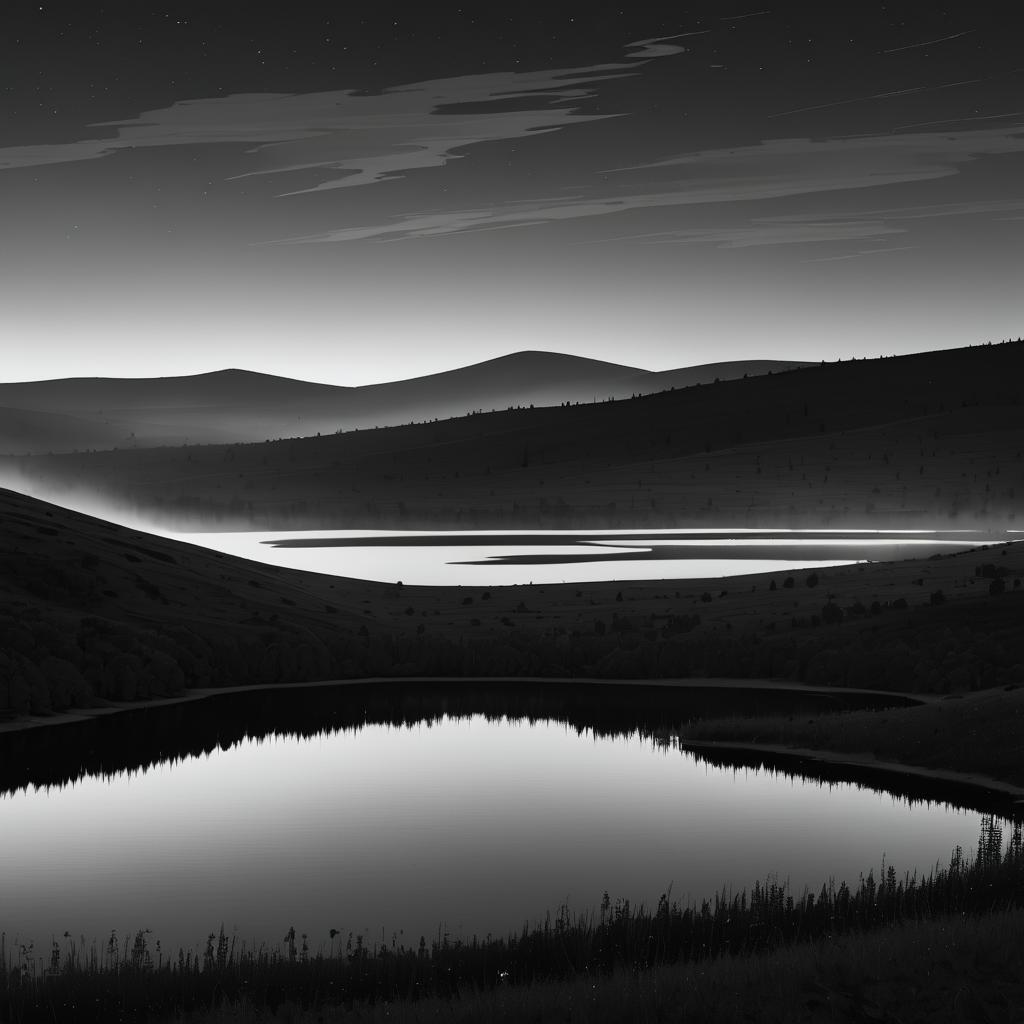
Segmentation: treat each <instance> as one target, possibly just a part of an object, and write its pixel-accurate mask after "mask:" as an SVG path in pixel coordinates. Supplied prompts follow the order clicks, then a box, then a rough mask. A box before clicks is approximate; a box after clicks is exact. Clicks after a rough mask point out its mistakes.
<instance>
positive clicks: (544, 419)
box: [0, 342, 1024, 529]
mask: <svg viewBox="0 0 1024 1024" xmlns="http://www.w3.org/2000/svg"><path fill="white" fill-rule="evenodd" d="M1022 451H1024V343H1021V342H1015V343H1008V344H1003V345H987V346H978V347H973V348H964V349H956V350H950V351H942V352H932V353H921V354H917V355H909V356H900V357H898V358H887V359H871V360H855V361H851V362H841V363H830V364H827V365H826V364H822V365H820V366H814V367H805V368H802V369H797V370H792V371H790V372H787V373H781V374H770V375H764V376H759V377H750V378H748V379H740V380H731V381H725V380H723V381H720V382H719V383H717V384H710V385H700V386H694V387H689V388H684V389H676V390H675V391H663V392H659V393H657V394H653V395H649V396H646V397H642V398H636V399H632V400H626V401H614V402H603V403H597V404H588V405H579V406H576V405H572V406H562V407H557V406H556V407H546V408H536V409H513V410H508V411H504V412H498V413H491V414H484V415H471V416H464V417H460V418H455V419H451V420H446V421H442V422H437V423H427V424H418V425H411V426H402V427H392V428H389V429H381V430H369V431H365V430H358V431H348V432H346V433H344V434H342V435H338V436H336V435H331V436H324V437H319V438H317V437H313V438H305V439H299V440H289V441H281V442H275V443H268V444H252V445H233V446H230V445H229V446H216V445H215V446H206V447H202V446H189V447H182V448H164V449H158V450H150V451H116V452H100V453H95V454H85V455H82V454H80V455H63V456H54V457H37V458H25V459H9V460H5V461H4V462H3V463H2V464H0V472H3V471H6V472H7V473H9V474H10V476H9V478H8V479H10V481H11V482H12V485H13V486H16V487H19V488H20V489H23V490H27V491H31V492H32V493H36V494H39V495H40V496H52V497H54V498H56V499H57V500H60V501H61V502H64V503H68V504H72V505H74V504H75V503H76V501H81V502H85V501H87V500H89V499H90V498H93V497H96V496H99V497H100V498H101V499H102V500H105V501H110V502H113V503H115V504H117V505H127V506H129V507H130V508H132V509H134V510H138V511H140V512H142V513H144V514H147V515H151V516H154V517H157V518H159V519H161V520H162V521H164V522H167V523H169V524H172V525H177V526H180V527H183V528H186V529H188V528H190V527H191V526H195V527H197V528H198V527H201V526H206V527H207V528H209V527H211V526H214V527H215V526H216V525H218V524H220V525H221V526H223V527H225V528H229V527H234V528H247V527H259V528H272V529H286V528H299V527H310V528H318V527H329V526H334V527H367V528H377V527H383V526H392V527H394V526H398V527H407V528H411V527H424V528H430V527H447V528H453V527H456V528H457V527H460V526H461V527H474V528H477V527H492V526H513V527H521V528H529V527H537V526H557V527H568V528H580V527H584V526H588V525H589V526H623V527H627V528H632V527H641V526H658V525H660V526H677V525H678V526H689V525H708V526H715V525H719V526H722V525H750V526H760V527H766V526H786V525H805V526H810V527H815V528H820V527H824V526H829V525H832V526H883V527H890V526H899V525H910V526H913V527H916V528H922V527H928V526H934V527H943V528H948V527H950V526H955V525H975V524H981V525H992V526H1002V527H1006V526H1012V525H1013V523H1014V522H1016V514H1017V507H1018V505H1019V503H1020V495H1021V494H1022V493H1024V462H1022V461H1021V453H1022Z"/></svg>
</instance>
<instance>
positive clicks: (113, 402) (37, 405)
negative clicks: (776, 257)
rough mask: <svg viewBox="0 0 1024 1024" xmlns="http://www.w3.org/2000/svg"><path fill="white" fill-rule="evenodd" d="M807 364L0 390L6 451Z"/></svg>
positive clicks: (511, 359)
mask: <svg viewBox="0 0 1024 1024" xmlns="http://www.w3.org/2000/svg"><path fill="white" fill-rule="evenodd" d="M802 365H806V364H803V363H795V362H785V361H781V360H778V361H774V360H756V361H743V362H728V363H713V364H709V365H707V366H691V367H683V368H681V369H676V370H667V371H661V372H654V371H649V370H642V369H638V368H637V367H632V366H622V365H619V364H617V363H608V362H603V361H601V360H597V359H585V358H582V357H580V356H571V355H564V354H560V353H556V352H532V351H531V352H517V353H514V354H513V355H508V356H501V357H499V358H497V359H489V360H487V361H485V362H482V363H476V364H474V365H471V366H464V367H460V368H459V369H455V370H447V371H445V372H443V373H435V374H430V375H429V376H425V377H415V378H412V379H410V380H400V381H393V382H389V383H385V384H372V385H367V386H364V387H337V386H333V385H330V384H316V383H311V382H309V381H302V380H292V379H290V378H287V377H275V376H272V375H269V374H264V373H254V372H252V371H249V370H238V369H229V370H219V371H217V372H214V373H201V374H196V375H194V376H186V377H157V378H114V377H75V378H66V379H59V380H45V381H29V382H25V383H11V384H0V454H11V455H27V454H39V453H45V452H68V451H85V450H90V449H110V448H132V447H154V446H164V445H181V444H211V443H224V442H238V441H265V440H269V439H276V438H286V437H310V436H314V435H316V434H333V433H336V432H338V431H339V430H341V431H345V430H352V429H356V428H358V429H365V428H367V427H376V426H393V425H396V424H403V423H410V422H421V421H425V420H433V419H447V418H450V417H452V416H462V415H465V414H466V413H469V412H476V411H482V412H490V411H492V410H496V409H497V410H501V409H507V408H509V407H519V406H531V405H533V406H545V405H561V404H562V403H563V402H571V403H574V404H575V403H577V402H593V401H595V400H603V399H606V398H628V397H630V396H631V395H634V394H651V393H653V392H656V391H661V390H668V389H669V388H672V387H677V388H679V387H688V386H690V385H693V384H697V383H710V382H711V381H713V380H715V379H716V378H718V379H721V380H730V379H734V378H739V377H743V376H747V375H749V376H753V375H755V374H761V373H767V372H769V371H775V372H778V371H781V370H787V369H793V368H795V367H798V366H802Z"/></svg>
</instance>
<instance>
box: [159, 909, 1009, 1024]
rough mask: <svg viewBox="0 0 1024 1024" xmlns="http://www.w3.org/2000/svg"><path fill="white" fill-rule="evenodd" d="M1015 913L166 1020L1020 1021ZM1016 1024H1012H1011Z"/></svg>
mask: <svg viewBox="0 0 1024 1024" xmlns="http://www.w3.org/2000/svg"><path fill="white" fill-rule="evenodd" d="M1021 1006H1024V911H1022V910H1009V911H1005V910H1004V911H996V912H994V913H991V914H987V915H985V916H983V917H973V918H964V917H943V918H939V919H938V920H934V921H912V922H904V923H902V924H899V925H895V926H891V927H888V928H885V929H883V930H881V931H876V932H872V933H866V934H858V935H843V936H839V937H837V938H828V939H823V940H819V941H817V942H813V943H807V944H805V945H802V946H799V947H792V948H789V949H783V950H777V951H775V952H773V953H768V954H760V955H756V956H749V957H739V956H734V957H725V958H722V959H719V960H716V961H713V962H709V963H702V964H686V965H671V966H662V967H657V968H653V969H651V970H649V971H644V972H635V971H628V970H623V969H619V970H616V971H615V972H614V973H612V974H611V975H608V976H605V977H600V978H594V977H592V976H589V975H583V976H576V977H573V978H571V979H569V980H568V981H561V982H545V983H535V984H533V985H529V986H521V987H508V988H501V989H497V990H494V991H490V992H481V991H469V992H464V993H461V994H460V996H459V997H458V998H457V999H437V998H428V999H423V1000H421V1001H420V1002H417V1003H394V1002H392V1003H381V1004H378V1005H375V1006H359V1005H356V1006H352V1007H350V1008H346V1009H342V1008H334V1009H324V1008H317V1009H315V1010H312V1009H311V1010H303V1009H302V1008H301V1006H299V1005H297V1004H287V1005H284V1006H281V1007H280V1008H279V1009H278V1011H277V1013H276V1014H271V1013H269V1012H268V1011H265V1010H261V1009H259V1008H257V1007H254V1006H252V1005H241V1004H239V1005H234V1006H224V1007H221V1008H219V1009H216V1010H210V1011H206V1012H200V1013H196V1014H188V1015H177V1016H174V1017H170V1018H167V1020H168V1021H171V1020H173V1021H174V1022H176V1024H250V1022H253V1024H255V1022H258V1021H265V1020H274V1021H282V1022H289V1024H321V1022H324V1024H330V1022H334V1021H345V1022H351V1024H383V1022H384V1021H387V1022H389V1024H392V1022H393V1024H426V1022H444V1024H476V1022H478V1021H497V1022H504V1021H508V1022H511V1021H533V1022H537V1024H543V1022H547V1021H559V1022H565V1024H613V1022H620V1021H621V1022H634V1021H636V1022H640V1024H647V1022H654V1021H683V1022H686V1021H693V1022H695V1024H697V1022H700V1024H749V1022H751V1021H763V1022H780V1024H782V1022H794V1024H803V1022H808V1024H810V1022H819V1021H865V1022H867V1021H879V1022H890V1024H897V1022H902V1024H912V1022H922V1024H924V1022H928V1024H936V1022H945V1021H958V1022H959V1021H979V1022H988V1021H991V1022H996V1021H1006V1022H1007V1024H1011V1022H1014V1024H1015V1022H1016V1021H1019V1020H1020V1017H1019V1011H1020V1007H1021ZM1015 1014H1018V1016H1015Z"/></svg>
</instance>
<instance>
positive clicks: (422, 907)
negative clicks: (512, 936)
mask: <svg viewBox="0 0 1024 1024" xmlns="http://www.w3.org/2000/svg"><path fill="white" fill-rule="evenodd" d="M616 689H617V694H616V696H615V698H614V700H612V701H611V702H610V704H609V707H610V710H609V711H608V712H607V714H606V715H605V713H604V712H598V713H597V715H596V717H588V714H587V712H586V708H585V702H586V701H591V702H592V703H594V704H595V706H597V704H598V702H594V701H593V694H589V695H585V699H584V698H583V697H581V698H580V701H581V703H579V704H578V705H577V706H576V707H575V708H574V707H572V706H570V705H571V704H572V703H573V701H574V700H575V698H573V697H569V698H566V697H565V696H564V694H563V696H562V697H558V698H557V699H553V700H548V698H547V697H545V696H543V695H539V696H538V695H534V696H533V697H529V698H528V699H527V700H528V704H529V707H528V710H526V711H524V712H522V713H521V714H520V713H518V712H516V711H514V707H515V701H512V702H511V703H507V706H506V705H502V703H501V700H498V699H496V698H493V697H492V698H488V700H487V701H484V705H486V712H487V713H486V714H485V713H484V712H483V711H479V710H478V711H474V710H473V708H474V707H481V706H483V705H481V704H480V702H479V701H478V700H476V698H474V697H473V696H472V695H469V696H465V698H464V699H463V698H458V699H451V700H448V699H446V698H440V697H434V696H431V695H429V694H427V695H425V696H422V697H417V695H416V694H415V691H414V689H413V688H411V687H406V688H404V689H403V690H402V691H401V693H399V692H398V691H397V690H396V691H395V692H396V693H398V696H396V697H395V699H394V701H393V702H392V703H391V705H390V706H389V707H390V709H389V708H388V707H384V706H383V705H382V706H380V707H375V706H373V705H374V703H375V702H378V703H379V700H380V698H379V697H378V696H375V695H374V694H373V693H372V692H371V691H370V690H369V689H365V688H357V687H339V688H337V689H336V690H331V691H321V692H319V693H317V694H314V695H311V694H310V693H309V692H308V691H306V693H305V695H304V696H303V697H302V698H301V699H299V700H298V701H296V697H297V696H298V691H296V692H294V693H283V692H279V693H276V694H267V693H264V694H259V695H256V696H252V695H249V696H246V697H243V698H239V699H235V698H227V697H217V698H214V699H213V700H210V701H203V702H201V703H200V704H195V705H186V706H178V707H174V708H165V709H153V710H151V711H144V712H132V713H131V714H130V715H126V716H113V717H111V718H109V719H104V720H100V721H98V722H96V723H91V724H90V725H89V726H87V727H84V730H85V731H84V732H81V733H80V734H76V730H79V727H77V726H61V727H59V728H58V729H57V730H56V731H54V730H48V731H42V730H41V731H39V732H40V734H39V736H37V737H35V738H33V737H32V736H30V735H29V734H25V735H24V736H22V737H20V738H19V739H18V740H17V741H11V742H16V744H20V746H17V745H16V746H15V747H13V748H12V747H11V746H10V742H8V741H9V740H10V738H9V737H4V738H3V739H4V742H5V743H7V747H6V748H5V757H4V760H3V766H2V767H3V771H4V775H5V783H4V785H5V787H6V788H5V792H4V794H3V795H2V796H0V837H2V839H0V931H2V932H4V933H5V934H6V941H7V943H8V948H13V947H12V943H27V942H28V941H34V943H35V949H36V951H37V953H38V954H39V955H42V954H43V952H44V951H45V950H47V949H48V948H49V945H50V943H51V941H52V939H53V938H55V937H57V938H59V937H60V936H63V935H64V933H65V932H69V933H70V934H71V936H72V937H73V938H75V939H77V938H78V937H79V936H85V937H86V940H87V942H88V941H92V940H97V942H98V943H99V944H101V945H102V944H103V943H104V942H105V941H106V940H107V938H108V937H109V935H110V933H111V932H112V931H116V932H117V934H118V936H119V937H120V938H121V939H122V940H123V938H124V937H125V936H126V935H129V934H134V932H135V931H137V930H138V929H150V930H151V945H152V942H153V941H155V940H156V939H159V940H161V943H162V948H163V950H164V951H165V952H166V951H171V950H175V949H176V948H177V947H178V946H179V945H184V946H186V947H193V948H195V947H201V946H202V945H203V943H204V942H205V938H206V935H207V934H208V933H209V932H211V931H217V930H219V928H220V926H221V924H223V925H224V927H225V930H226V931H227V933H228V935H229V936H230V935H233V934H235V935H237V936H238V939H239V940H240V941H244V942H245V943H246V944H247V945H248V946H250V947H251V946H253V945H259V944H260V943H267V944H269V945H271V946H276V945H277V944H278V943H279V942H280V941H281V939H282V938H283V937H284V935H285V933H286V931H287V930H288V929H289V927H291V926H294V927H295V928H296V931H297V932H298V933H299V934H300V935H301V934H303V933H305V934H307V935H308V936H309V942H310V945H311V948H312V949H314V950H316V949H318V948H323V949H324V950H328V949H329V948H330V946H331V939H330V931H331V929H337V930H338V931H339V932H340V933H342V936H347V935H348V933H350V932H352V933H356V934H363V935H365V936H366V937H367V939H368V940H369V941H370V942H374V941H378V942H379V941H382V940H383V941H387V942H390V940H391V938H392V936H397V937H398V940H399V941H400V942H404V943H405V944H407V945H409V944H412V945H414V944H415V943H416V942H418V940H419V936H420V935H421V934H424V935H426V936H427V937H428V939H429V938H430V937H432V936H436V935H437V934H438V929H439V928H440V929H442V930H444V931H447V932H449V933H450V934H451V935H452V936H453V937H458V936H463V937H468V936H470V935H472V934H473V933H476V934H479V935H484V934H487V933H493V934H495V935H504V934H507V933H508V932H510V931H516V930H518V929H520V928H521V927H522V926H523V924H524V923H526V922H530V923H534V922H536V921H538V920H542V919H543V916H544V914H545V912H546V911H548V910H551V911H552V912H555V911H557V909H558V907H559V906H560V905H561V904H563V903H568V904H569V905H570V906H571V907H572V908H573V909H574V910H587V909H591V908H594V907H596V905H597V904H598V903H599V901H600V899H601V895H602V893H604V892H605V891H606V890H607V891H608V892H609V893H610V894H611V895H612V897H613V898H617V897H622V898H626V899H629V900H631V901H634V902H640V901H644V902H647V903H648V904H652V903H654V902H656V901H657V898H658V896H659V895H660V894H661V893H662V892H665V891H666V890H668V888H669V887H670V886H671V887H672V889H671V891H672V895H673V897H674V898H683V899H685V898H686V897H687V896H693V897H695V898H698V899H699V898H703V897H708V896H711V895H713V894H714V893H715V892H716V891H719V890H721V889H722V888H723V887H728V888H731V889H740V888H743V887H747V886H750V885H751V884H752V883H754V882H755V881H758V880H764V879H765V878H766V877H768V876H777V877H778V879H779V880H782V881H786V880H788V881H789V882H790V883H791V884H792V886H793V887H794V888H795V890H796V893H797V894H799V892H800V891H801V890H802V888H803V887H804V886H809V887H811V888H813V889H816V888H819V887H820V886H821V885H822V884H823V883H824V882H826V881H827V880H828V879H829V878H835V879H836V880H837V881H838V880H842V879H846V880H848V881H850V882H851V883H855V882H856V881H857V879H858V877H859V875H860V874H861V873H863V872H866V871H868V870H869V869H871V868H874V869H875V874H876V877H877V875H878V870H879V868H880V866H881V865H882V862H883V858H884V861H885V864H886V865H889V864H892V865H893V866H894V867H895V868H896V870H897V871H898V872H899V873H900V874H901V875H902V873H903V872H905V871H909V872H915V871H916V872H925V873H926V872H927V871H928V870H929V869H930V868H932V867H933V866H934V865H935V864H936V862H941V863H942V864H945V863H946V862H947V861H948V858H949V855H950V853H951V852H952V850H953V849H954V847H956V846H958V845H959V846H962V847H963V848H964V849H965V850H967V851H968V852H970V851H971V850H972V849H973V848H974V847H975V846H976V844H977V840H978V834H979V828H980V825H981V817H982V816H981V814H980V812H978V811H975V810H970V809H966V808H964V807H960V806H956V805H955V804H953V803H948V802H935V801H934V800H924V799H915V800H910V799H908V798H907V797H905V796H902V795H897V794H894V793H891V792H882V791H878V790H875V789H871V788H866V787H863V786H860V785H856V784H851V783H849V782H837V781H832V782H828V783H826V782H824V781H821V780H814V779H810V778H803V777H797V776H790V775H786V774H782V773H779V772H776V771H772V770H769V769H767V768H759V767H736V766H732V765H727V764H721V763H719V764H714V763H711V762H709V761H708V760H704V759H702V758H701V757H699V756H697V755H695V754H693V753H690V752H686V751H683V750H680V749H678V748H677V747H676V746H674V745H673V743H672V738H671V737H672V732H673V730H674V729H675V728H676V727H677V725H678V722H679V721H680V720H683V719H685V718H687V717H692V716H693V715H694V714H700V713H703V712H702V711H701V709H700V707H699V702H700V699H701V698H700V697H699V695H698V696H695V697H687V696H686V695H679V694H673V695H663V696H664V704H665V707H666V709H667V710H666V711H665V713H664V715H661V716H660V717H659V711H658V700H659V698H658V694H657V693H656V692H654V690H653V688H638V690H637V692H636V693H635V695H634V693H633V691H630V692H627V693H625V694H623V690H624V689H625V688H616ZM611 690H612V688H608V687H605V688H603V692H604V693H608V694H611ZM468 692H469V691H467V693H468ZM567 692H570V691H569V690H568V688H567ZM403 693H404V694H406V696H402V695H401V694H403ZM503 699H504V698H502V700H503ZM760 699H761V700H762V701H770V700H775V701H778V700H789V699H790V698H786V697H784V696H783V697H772V696H769V695H762V696H761V698H760ZM830 699H831V698H821V699H820V700H821V702H822V703H821V707H825V706H829V705H827V704H826V703H825V702H826V701H827V700H830ZM566 700H568V701H569V703H568V704H567V703H566ZM714 700H718V701H722V700H729V701H732V702H737V701H741V702H742V701H744V695H743V694H742V692H737V693H733V694H729V695H725V696H717V697H715V698H714ZM818 700H819V699H818V698H814V697H806V698H803V697H802V698H801V701H800V703H791V709H792V710H793V711H794V712H796V713H801V714H814V713H816V712H815V707H816V706H817V705H816V703H815V702H816V701H818ZM687 701H696V702H697V703H696V704H693V705H692V707H691V706H690V705H688V704H687V703H686V702H687ZM304 702H305V704H304ZM615 702H620V703H622V704H623V706H627V705H632V706H635V707H637V708H639V709H640V710H639V711H638V712H637V715H636V721H637V722H638V723H639V724H638V725H636V726H634V725H631V724H625V725H622V726H619V727H614V728H612V727H607V726H605V725H602V724H601V723H602V721H603V719H604V718H605V717H607V719H608V720H609V721H610V720H613V719H614V718H616V717H618V718H620V719H621V718H622V717H623V716H621V715H620V714H619V713H618V712H617V711H616V710H615V709H614V707H612V705H614V704H615ZM364 704H366V705H367V706H366V707H364V706H363V705H364ZM207 705H208V706H207ZM503 706H506V710H504V711H503V710H502V707H503ZM744 706H745V705H744ZM509 709H512V710H509ZM716 710H718V711H719V713H720V708H719V709H716ZM819 710H820V707H819ZM303 716H305V719H306V722H305V724H304V725H302V726H299V725H298V724H297V723H298V721H299V719H301V718H302V717H303ZM625 717H626V720H627V721H628V715H627V716H625ZM119 720H120V721H119ZM275 720H276V721H277V722H278V723H279V724H278V725H277V726H274V727H271V726H269V725H268V723H271V722H273V721H275ZM118 730H124V732H123V733H122V735H123V736H124V737H125V738H126V744H125V748H124V750H126V751H128V752H127V753H125V752H124V751H122V752H121V753H119V754H113V753H110V751H112V750H115V749H117V748H116V747H115V746H112V741H114V740H116V737H117V732H118ZM44 732H46V736H44V735H43V733H44ZM175 736H190V737H192V739H191V740H189V741H185V742H184V745H181V744H182V741H180V740H179V741H178V743H179V746H178V747H177V748H175V746H174V737H175ZM65 738H66V741H67V742H66V743H65V742H64V740H65ZM133 743H134V744H135V745H136V748H137V749H136V748H133V747H132V744H133ZM33 744H35V746H36V748H37V749H38V748H39V746H40V744H42V746H43V747H46V748H49V749H50V750H51V751H53V750H54V749H55V745H60V746H62V747H63V748H64V753H63V755H61V756H63V757H64V759H65V760H66V762H67V765H71V766H74V765H75V764H76V763H77V764H80V765H81V766H82V767H81V768H80V769H75V768H74V767H71V768H68V767H67V766H66V765H64V766H62V762H61V761H60V757H56V758H51V759H50V761H49V762H48V763H49V767H44V766H43V765H45V764H46V763H47V761H46V758H45V757H42V758H41V760H40V765H41V767H40V768H38V770H37V769H35V768H33V767H32V765H31V758H30V757H29V753H30V752H31V750H32V749H33ZM105 751H106V752H107V753H105ZM119 758H120V759H119ZM22 772H25V773H27V774H28V776H30V777H32V778H33V781H29V782H27V784H22V782H21V781H19V782H17V783H11V781H10V779H11V778H12V777H13V776H17V777H18V778H19V779H20V778H22V776H21V775H19V773H22ZM12 773H13V776H12Z"/></svg>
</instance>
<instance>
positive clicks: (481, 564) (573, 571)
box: [167, 529, 1008, 586]
mask: <svg viewBox="0 0 1024 1024" xmlns="http://www.w3.org/2000/svg"><path fill="white" fill-rule="evenodd" d="M167 536H173V537H174V538H175V539H177V540H183V541H187V542H189V543H192V544H201V545H203V546H204V547H209V548H213V549H214V550H217V551H223V552H226V553H228V554H232V555H239V556H241V557H243V558H251V559H255V560H257V561H261V562H266V563H269V564H271V565H280V566H285V567H287V568H291V569H307V570H311V571H314V572H323V573H331V574H334V575H337V576H352V577H355V578H357V579H367V580H379V581H381V582H385V583H394V582H396V581H398V580H401V581H402V582H403V583H407V584H414V585H443V586H501V585H503V584H508V585H510V584H526V583H538V584H540V583H584V582H595V581H600V580H656V579H704V578H711V577H721V576H736V575H741V574H745V573H760V572H785V571H788V570H793V569H802V568H814V567H823V566H829V565H848V564H850V563H853V562H860V561H889V560H893V559H901V558H927V557H928V556H930V555H933V554H940V553H943V554H944V553H948V552H951V551H959V550H963V549H965V548H970V547H974V546H978V545H981V544H987V543H998V542H999V541H1001V540H1006V539H1008V538H1007V537H1005V536H1000V537H996V538H993V537H989V536H986V535H984V534H981V533H978V532H977V531H971V530H961V531H944V532H936V531H923V530H922V531H914V530H905V531H887V532H879V531H860V532H857V531H841V530H742V529H728V530H646V531H631V530H574V531H568V530H561V531H551V530H543V531H541V530H534V531H531V530H517V531H443V532H422V531H373V530H302V531H293V532H287V531H275V532H224V533H177V534H167Z"/></svg>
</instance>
